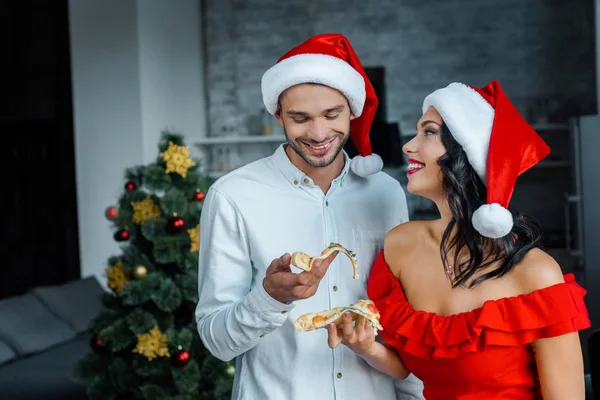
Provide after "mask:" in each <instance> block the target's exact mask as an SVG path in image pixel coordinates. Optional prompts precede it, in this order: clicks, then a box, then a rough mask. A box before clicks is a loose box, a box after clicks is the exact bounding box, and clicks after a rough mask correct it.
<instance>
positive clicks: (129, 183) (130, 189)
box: [125, 181, 137, 192]
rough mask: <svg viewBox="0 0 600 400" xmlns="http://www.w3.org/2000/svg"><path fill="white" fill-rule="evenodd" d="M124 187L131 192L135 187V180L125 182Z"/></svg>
mask: <svg viewBox="0 0 600 400" xmlns="http://www.w3.org/2000/svg"><path fill="white" fill-rule="evenodd" d="M125 189H127V190H129V191H130V192H131V191H133V190H135V189H137V185H136V184H135V182H133V181H129V182H127V183H126V184H125Z"/></svg>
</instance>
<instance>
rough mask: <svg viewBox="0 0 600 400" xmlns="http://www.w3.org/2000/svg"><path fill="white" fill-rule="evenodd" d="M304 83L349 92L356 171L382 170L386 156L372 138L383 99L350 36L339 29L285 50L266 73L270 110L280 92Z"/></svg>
mask: <svg viewBox="0 0 600 400" xmlns="http://www.w3.org/2000/svg"><path fill="white" fill-rule="evenodd" d="M301 83H318V84H322V85H325V86H329V87H331V88H334V89H336V90H339V91H340V92H341V93H342V94H344V96H346V98H347V99H348V103H349V105H350V109H351V111H352V114H353V115H354V117H355V118H354V119H353V120H352V122H351V123H350V138H351V139H352V142H353V143H354V146H355V147H356V149H357V150H358V152H359V153H360V155H359V156H356V157H354V158H353V159H352V162H351V164H350V165H351V168H352V171H354V173H356V174H357V175H360V176H363V177H366V176H369V175H371V174H374V173H376V172H379V171H381V169H382V167H383V160H382V159H381V157H379V156H378V155H377V154H373V153H372V150H371V141H370V140H369V130H370V129H371V124H372V122H373V118H374V116H375V110H377V105H378V103H379V102H378V100H377V96H376V95H375V90H374V89H373V86H372V85H371V82H370V81H369V79H368V78H367V75H366V74H365V71H364V69H363V67H362V65H361V63H360V60H359V59H358V57H357V56H356V54H355V53H354V50H353V49H352V46H351V45H350V42H349V41H348V39H346V38H345V37H344V36H343V35H340V34H336V33H332V34H322V35H317V36H314V37H312V38H310V39H308V40H307V41H306V42H304V43H302V44H300V45H298V46H296V47H294V48H293V49H291V50H290V51H288V52H287V53H285V54H284V55H283V56H282V57H281V58H280V59H279V60H278V61H277V64H275V65H274V66H273V67H271V68H270V69H269V70H267V72H265V73H264V75H263V77H262V82H261V87H262V95H263V102H264V103H265V106H266V108H267V110H268V111H269V112H270V113H271V114H275V112H276V111H277V101H278V99H279V95H280V94H281V93H282V92H283V91H285V90H286V89H288V88H290V87H292V86H294V85H298V84H301Z"/></svg>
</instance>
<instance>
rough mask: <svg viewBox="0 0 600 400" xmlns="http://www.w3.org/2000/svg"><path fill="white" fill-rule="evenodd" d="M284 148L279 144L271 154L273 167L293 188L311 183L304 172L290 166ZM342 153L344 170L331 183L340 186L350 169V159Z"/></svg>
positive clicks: (292, 165) (290, 163)
mask: <svg viewBox="0 0 600 400" xmlns="http://www.w3.org/2000/svg"><path fill="white" fill-rule="evenodd" d="M285 146H286V144H285V143H284V144H281V145H280V146H279V147H278V148H277V150H275V153H274V154H273V161H274V162H275V165H276V166H277V167H278V168H279V170H280V171H281V172H282V173H283V175H284V176H285V178H286V180H287V181H288V182H289V183H290V184H292V185H293V186H300V184H302V183H304V184H308V183H311V182H312V180H311V179H310V178H309V177H308V176H307V175H306V174H305V173H304V172H302V171H301V170H300V169H298V167H296V166H295V165H294V164H292V162H291V161H290V159H289V157H288V155H287V153H286V152H285ZM342 151H343V150H342ZM343 153H344V168H343V169H342V172H341V173H340V174H339V175H338V176H337V178H335V179H334V180H333V182H339V183H340V185H341V186H343V185H344V181H345V179H346V177H347V176H348V170H349V169H350V157H349V156H348V154H347V153H346V152H345V151H343Z"/></svg>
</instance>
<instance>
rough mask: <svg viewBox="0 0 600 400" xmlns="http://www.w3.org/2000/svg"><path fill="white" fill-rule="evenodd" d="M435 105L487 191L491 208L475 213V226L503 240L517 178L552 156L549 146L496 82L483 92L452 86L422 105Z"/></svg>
mask: <svg viewBox="0 0 600 400" xmlns="http://www.w3.org/2000/svg"><path fill="white" fill-rule="evenodd" d="M429 107H434V108H435V109H436V110H437V111H438V112H439V113H440V115H441V116H442V118H443V120H444V123H445V124H446V125H447V126H448V129H449V130H450V132H451V133H452V136H453V137H454V139H456V141H457V142H458V143H459V144H460V145H461V146H462V148H463V150H464V151H465V153H466V154H467V157H468V159H469V162H470V164H471V166H472V167H473V169H474V170H475V172H477V175H479V177H480V178H481V180H482V181H483V183H484V184H485V185H486V187H487V204H484V205H482V206H481V207H479V208H478V209H477V210H475V212H474V213H473V217H472V221H471V222H472V223H473V226H474V228H475V229H476V230H477V231H478V232H479V233H480V234H481V235H483V236H485V237H489V238H494V239H497V238H501V237H504V236H506V235H508V234H509V233H510V232H511V230H512V227H513V218H512V214H511V213H510V211H508V203H509V202H510V198H511V196H512V193H513V191H514V187H515V183H516V181H517V177H518V176H519V175H521V174H522V173H523V172H525V171H527V170H528V169H529V168H531V167H532V166H534V165H535V164H537V163H538V162H539V161H540V160H542V159H543V158H544V157H546V156H547V155H548V154H549V153H550V148H549V147H548V146H547V145H546V143H545V142H544V141H543V140H542V138H541V137H540V136H539V135H538V134H537V133H536V131H535V130H534V129H533V128H532V127H531V126H530V125H529V124H528V123H527V122H525V120H524V119H523V117H522V116H521V115H520V114H519V112H518V111H517V110H516V108H515V107H514V106H513V105H512V104H511V102H510V100H509V99H508V97H506V95H505V94H504V92H503V91H502V88H501V87H500V84H499V83H498V82H497V81H492V82H490V83H489V84H488V85H487V86H486V87H484V88H481V89H480V88H475V87H469V86H466V85H464V84H462V83H451V84H450V85H448V86H447V87H445V88H443V89H438V90H436V91H435V92H433V93H431V94H430V95H429V96H427V97H426V98H425V100H424V101H423V113H425V111H427V109H428V108H429Z"/></svg>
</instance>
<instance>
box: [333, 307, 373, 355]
mask: <svg viewBox="0 0 600 400" xmlns="http://www.w3.org/2000/svg"><path fill="white" fill-rule="evenodd" d="M342 318H343V320H342V321H343V322H342V323H341V324H340V326H337V325H336V324H334V323H332V324H329V326H328V327H327V333H328V342H329V347H331V348H332V349H335V348H336V347H337V346H339V344H340V343H342V344H344V345H346V346H347V347H349V348H350V349H352V351H354V352H355V353H356V354H358V355H361V356H365V355H369V354H371V352H372V350H373V347H374V346H373V345H374V344H375V328H373V326H372V325H371V323H370V322H369V320H368V319H366V318H365V317H363V316H362V315H358V316H357V318H356V319H355V320H354V321H353V320H352V313H351V312H349V311H347V312H345V313H344V316H343V317H342ZM353 322H354V324H353Z"/></svg>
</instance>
